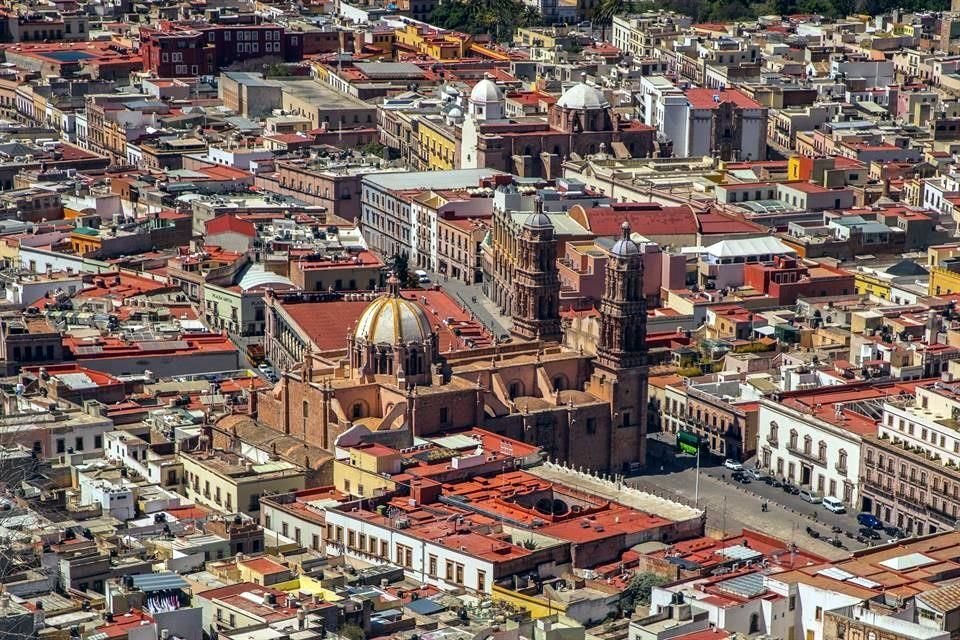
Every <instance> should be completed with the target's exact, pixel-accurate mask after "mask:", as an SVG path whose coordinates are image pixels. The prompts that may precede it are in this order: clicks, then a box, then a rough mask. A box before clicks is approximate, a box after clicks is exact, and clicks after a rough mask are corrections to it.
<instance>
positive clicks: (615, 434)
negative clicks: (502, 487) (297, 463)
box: [257, 202, 648, 472]
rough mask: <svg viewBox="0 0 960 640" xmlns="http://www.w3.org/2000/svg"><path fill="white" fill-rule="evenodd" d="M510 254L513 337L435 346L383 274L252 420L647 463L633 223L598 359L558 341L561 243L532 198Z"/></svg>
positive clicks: (307, 433) (598, 465) (311, 433)
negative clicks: (493, 438) (328, 342)
mask: <svg viewBox="0 0 960 640" xmlns="http://www.w3.org/2000/svg"><path fill="white" fill-rule="evenodd" d="M496 232H497V230H496V229H494V233H496ZM513 250H515V251H516V255H515V256H514V263H513V291H512V295H511V304H512V307H511V308H512V316H513V321H514V324H513V329H512V336H511V340H509V341H507V342H499V343H496V344H494V345H492V346H487V347H481V348H475V349H464V350H450V351H448V352H444V353H442V352H441V349H440V342H439V340H438V331H439V328H440V327H439V326H438V325H436V324H433V323H431V318H430V315H429V314H428V313H427V312H426V311H425V310H424V308H423V307H422V305H421V303H420V301H419V300H417V298H416V295H415V294H411V293H405V292H401V290H400V286H399V283H398V282H397V280H396V279H395V278H390V279H389V281H388V290H387V291H386V292H385V293H384V294H382V295H381V296H379V297H378V298H376V299H375V300H373V301H372V302H370V304H369V305H368V306H367V307H366V308H365V309H364V310H363V312H362V313H361V315H360V317H359V319H358V320H357V322H356V323H355V325H354V326H353V327H351V328H350V330H349V333H348V335H347V336H346V338H345V340H344V345H343V347H342V348H340V349H333V350H328V351H322V352H307V353H305V354H304V357H303V358H302V362H301V363H300V364H299V365H298V366H297V367H294V368H293V370H291V371H288V372H286V373H284V375H283V377H282V379H281V380H280V382H278V383H277V385H276V386H275V387H274V388H273V389H271V390H267V391H263V392H261V393H260V395H259V397H258V399H257V410H258V420H259V421H260V422H261V423H262V424H264V425H266V426H268V427H270V428H271V429H274V430H276V431H279V432H281V433H284V434H288V435H291V436H293V437H296V438H301V439H302V440H303V441H304V442H306V443H307V444H310V445H313V446H316V447H320V448H322V449H325V450H327V451H331V452H332V451H333V450H334V449H335V447H336V445H337V442H338V439H340V440H339V441H340V442H347V441H349V440H350V439H351V438H356V437H358V436H359V435H361V434H362V435H363V436H364V437H365V438H366V439H368V440H369V439H373V440H376V439H377V438H382V439H383V441H389V442H390V443H391V444H393V445H394V446H401V447H411V446H414V445H415V443H416V442H417V438H418V437H421V436H431V435H436V434H440V433H447V432H455V431H457V430H461V429H469V428H472V427H476V426H482V427H483V428H485V429H488V430H490V431H494V432H497V433H500V434H503V435H506V436H508V437H510V438H514V439H516V440H521V441H523V442H528V443H530V444H535V445H537V446H539V447H542V448H543V450H544V451H545V452H546V454H547V455H548V456H549V457H550V458H551V459H559V460H564V461H566V462H568V463H569V464H572V465H574V466H577V467H585V468H588V469H592V470H597V471H607V472H621V471H624V470H627V469H635V468H637V466H638V465H642V464H643V463H644V460H645V454H646V448H645V444H646V425H647V415H646V413H647V375H648V374H647V348H646V340H645V339H646V317H647V310H646V302H645V298H644V293H643V262H642V251H641V249H640V247H639V246H638V245H637V244H636V243H635V242H634V241H633V240H632V239H631V232H630V227H629V225H628V224H627V223H626V222H625V223H624V224H623V227H622V230H621V237H620V238H619V239H618V240H617V241H616V242H615V243H614V244H613V246H612V248H611V249H610V259H609V260H608V261H607V267H606V273H605V287H604V293H603V298H602V302H601V305H600V308H599V314H600V315H599V322H598V326H599V335H598V336H597V340H596V344H597V353H595V354H590V353H585V352H584V351H582V350H579V349H572V348H569V347H567V346H566V345H565V344H564V333H563V322H562V320H561V316H560V282H559V278H558V274H557V266H556V252H557V241H556V237H555V232H554V228H553V225H552V223H551V221H550V218H549V216H547V215H545V214H544V213H543V211H542V206H541V205H540V203H539V202H538V206H537V208H536V210H535V211H534V212H533V213H531V214H529V215H528V216H527V217H526V219H525V221H524V223H523V225H522V227H521V229H520V231H519V234H518V235H517V238H516V242H515V243H514V244H513ZM269 295H270V294H269V293H268V296H269ZM268 304H269V300H268ZM317 304H327V305H336V304H338V302H336V301H330V302H322V303H317Z"/></svg>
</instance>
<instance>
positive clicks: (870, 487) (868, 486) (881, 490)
mask: <svg viewBox="0 0 960 640" xmlns="http://www.w3.org/2000/svg"><path fill="white" fill-rule="evenodd" d="M862 490H863V491H864V492H865V493H868V494H872V495H876V496H881V497H884V498H886V499H887V500H894V498H895V496H894V494H893V491H892V490H890V489H887V488H886V487H884V486H882V485H879V484H873V483H872V482H867V483H864V484H863V487H862Z"/></svg>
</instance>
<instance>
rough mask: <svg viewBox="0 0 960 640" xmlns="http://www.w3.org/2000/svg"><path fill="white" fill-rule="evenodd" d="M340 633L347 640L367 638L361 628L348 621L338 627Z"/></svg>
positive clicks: (363, 639) (365, 639) (364, 639)
mask: <svg viewBox="0 0 960 640" xmlns="http://www.w3.org/2000/svg"><path fill="white" fill-rule="evenodd" d="M340 635H341V636H342V637H344V638H346V639H347V640H367V634H366V633H364V631H363V629H362V628H361V627H359V626H358V625H355V624H351V623H349V622H348V623H347V624H345V625H343V626H342V627H340Z"/></svg>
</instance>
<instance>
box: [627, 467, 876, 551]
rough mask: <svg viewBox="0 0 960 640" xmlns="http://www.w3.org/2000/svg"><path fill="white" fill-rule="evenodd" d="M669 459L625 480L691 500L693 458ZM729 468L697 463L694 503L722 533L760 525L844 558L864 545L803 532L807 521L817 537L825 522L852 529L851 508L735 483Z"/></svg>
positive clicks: (827, 530) (826, 531)
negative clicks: (837, 543)
mask: <svg viewBox="0 0 960 640" xmlns="http://www.w3.org/2000/svg"><path fill="white" fill-rule="evenodd" d="M702 462H705V461H702ZM675 463H676V464H674V465H665V467H664V472H663V473H656V474H654V475H642V476H637V477H635V478H632V479H630V480H629V482H630V484H632V485H634V486H636V487H638V488H640V489H643V490H645V491H650V492H653V493H656V494H658V495H661V496H664V497H669V496H670V495H674V496H680V497H682V498H684V499H685V500H686V501H690V502H693V501H695V500H697V495H696V493H697V491H696V486H697V482H696V475H697V474H696V469H695V459H694V458H693V457H691V456H684V455H678V456H677V457H676V460H675ZM657 471H659V469H658V470H657ZM730 473H731V472H730V470H729V469H726V468H724V467H722V466H716V465H714V464H713V463H708V462H707V463H705V464H703V465H702V466H701V469H700V486H699V501H698V504H699V506H700V508H702V509H704V510H705V511H706V513H707V526H708V528H710V529H711V530H714V531H720V532H725V533H726V534H728V535H733V534H736V533H737V532H739V531H740V530H741V529H743V528H748V529H753V530H756V531H762V532H765V533H769V534H770V535H773V536H775V537H777V538H780V539H782V540H785V541H787V542H795V543H796V544H797V545H798V546H800V547H802V548H804V549H808V550H810V551H812V552H814V553H817V554H820V555H822V556H824V557H827V558H830V559H840V558H845V557H847V556H848V555H849V552H850V551H851V550H856V549H862V548H864V546H865V545H863V544H860V543H858V542H857V541H856V540H855V539H853V538H850V537H848V536H846V535H844V534H843V533H841V534H840V539H841V540H842V542H843V548H836V547H834V546H832V545H829V544H827V543H826V542H824V541H822V540H819V539H814V538H812V537H811V536H810V535H808V534H807V532H806V528H807V527H812V528H814V529H816V530H817V531H819V532H820V534H821V537H829V536H832V535H834V534H833V533H832V532H831V528H832V527H833V526H838V527H840V528H841V529H842V530H843V531H844V532H849V533H852V534H854V535H856V533H857V530H858V529H859V525H857V522H856V514H834V513H830V512H828V511H826V510H825V509H823V507H821V506H819V505H811V504H809V503H807V502H804V501H803V500H800V498H799V496H794V495H789V494H786V493H784V492H783V490H782V489H778V488H774V487H771V486H768V485H767V484H765V483H763V482H752V483H751V484H748V485H741V484H739V483H735V482H733V481H732V480H731V479H730ZM763 502H767V504H768V507H769V510H768V511H766V512H764V511H762V509H761V505H762V504H763ZM814 512H816V520H815V519H814V518H813V514H814Z"/></svg>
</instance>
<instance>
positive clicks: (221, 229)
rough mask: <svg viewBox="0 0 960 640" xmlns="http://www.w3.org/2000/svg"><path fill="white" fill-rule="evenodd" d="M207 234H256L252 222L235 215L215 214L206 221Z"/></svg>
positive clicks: (249, 236)
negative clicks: (214, 216) (215, 215)
mask: <svg viewBox="0 0 960 640" xmlns="http://www.w3.org/2000/svg"><path fill="white" fill-rule="evenodd" d="M206 229H207V234H214V233H227V232H232V233H239V234H241V235H245V236H247V237H248V238H254V237H256V235H257V228H256V227H255V226H254V225H253V223H252V222H248V221H247V220H241V219H240V218H238V217H236V216H217V217H216V218H213V219H212V220H207V222H206Z"/></svg>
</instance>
